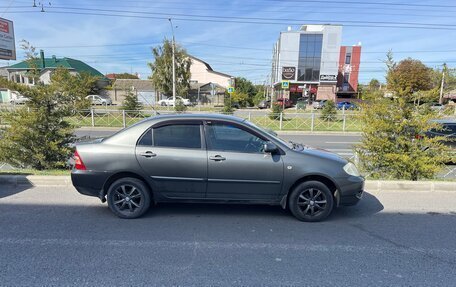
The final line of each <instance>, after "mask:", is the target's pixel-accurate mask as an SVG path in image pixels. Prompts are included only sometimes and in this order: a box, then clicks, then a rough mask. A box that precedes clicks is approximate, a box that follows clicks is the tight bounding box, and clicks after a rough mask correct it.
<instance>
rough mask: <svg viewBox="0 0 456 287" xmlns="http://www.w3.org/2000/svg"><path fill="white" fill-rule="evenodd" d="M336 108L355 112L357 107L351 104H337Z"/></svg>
mask: <svg viewBox="0 0 456 287" xmlns="http://www.w3.org/2000/svg"><path fill="white" fill-rule="evenodd" d="M336 108H337V109H338V110H356V109H357V108H358V106H357V105H355V104H354V103H352V102H339V103H337V105H336Z"/></svg>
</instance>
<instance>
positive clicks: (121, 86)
mask: <svg viewBox="0 0 456 287" xmlns="http://www.w3.org/2000/svg"><path fill="white" fill-rule="evenodd" d="M112 87H113V88H114V89H117V90H129V89H131V87H134V88H135V90H137V91H153V90H154V86H153V85H152V81H151V80H136V79H117V80H116V81H115V82H114V84H113V85H112Z"/></svg>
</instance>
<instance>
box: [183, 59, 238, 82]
mask: <svg viewBox="0 0 456 287" xmlns="http://www.w3.org/2000/svg"><path fill="white" fill-rule="evenodd" d="M188 57H189V58H190V59H192V60H196V61H198V62H201V63H203V64H204V65H205V66H206V69H207V71H208V72H211V73H214V74H217V75H220V76H225V77H229V78H231V77H232V76H231V75H228V74H224V73H220V72H217V71H214V70H213V69H212V67H211V65H209V64H208V63H206V62H205V61H203V60H201V59H199V58H197V57H194V56H192V55H188Z"/></svg>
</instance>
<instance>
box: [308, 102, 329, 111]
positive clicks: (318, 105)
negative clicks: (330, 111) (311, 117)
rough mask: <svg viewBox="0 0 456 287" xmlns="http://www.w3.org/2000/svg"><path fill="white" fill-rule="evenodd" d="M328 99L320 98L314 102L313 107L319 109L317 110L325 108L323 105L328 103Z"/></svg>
mask: <svg viewBox="0 0 456 287" xmlns="http://www.w3.org/2000/svg"><path fill="white" fill-rule="evenodd" d="M327 101H328V100H318V101H315V102H313V103H312V107H313V108H314V109H317V110H319V109H323V107H324V106H325V104H326V102H327Z"/></svg>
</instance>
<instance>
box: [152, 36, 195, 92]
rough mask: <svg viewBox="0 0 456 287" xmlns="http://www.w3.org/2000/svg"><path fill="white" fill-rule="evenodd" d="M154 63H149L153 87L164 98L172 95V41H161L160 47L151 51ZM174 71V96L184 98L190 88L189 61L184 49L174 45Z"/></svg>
mask: <svg viewBox="0 0 456 287" xmlns="http://www.w3.org/2000/svg"><path fill="white" fill-rule="evenodd" d="M152 54H153V56H154V62H153V63H149V67H150V68H151V70H152V75H151V76H150V79H151V80H152V82H153V84H154V86H155V87H156V88H157V89H158V90H159V91H160V92H162V93H164V94H165V95H166V96H168V97H169V96H172V94H173V68H172V67H173V66H172V63H173V60H172V59H173V58H172V55H173V52H172V41H170V40H167V39H165V40H163V44H162V45H161V46H157V47H155V48H153V49H152ZM174 54H175V63H176V64H175V65H176V66H175V69H176V95H177V96H183V97H185V96H186V95H187V92H188V90H189V88H190V66H191V59H190V58H189V57H188V55H187V52H186V51H185V49H183V48H182V47H180V46H179V45H176V47H175V53H174Z"/></svg>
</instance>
